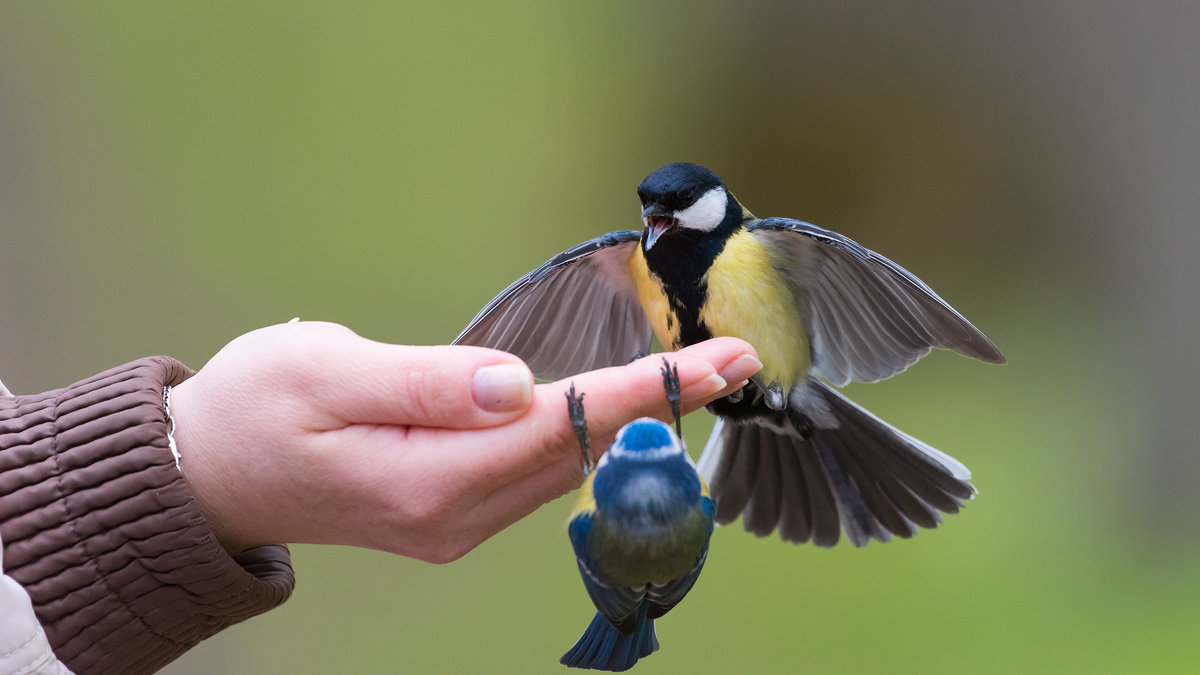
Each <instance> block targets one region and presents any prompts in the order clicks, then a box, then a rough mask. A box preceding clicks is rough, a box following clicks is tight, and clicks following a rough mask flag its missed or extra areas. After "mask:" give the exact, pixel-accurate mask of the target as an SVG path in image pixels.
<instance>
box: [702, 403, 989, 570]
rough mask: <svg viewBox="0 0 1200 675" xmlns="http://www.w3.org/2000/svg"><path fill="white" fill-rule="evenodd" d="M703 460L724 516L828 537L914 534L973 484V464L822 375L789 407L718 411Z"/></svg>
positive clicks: (858, 542)
mask: <svg viewBox="0 0 1200 675" xmlns="http://www.w3.org/2000/svg"><path fill="white" fill-rule="evenodd" d="M698 468H699V470H700V474H701V475H702V476H703V477H704V479H705V480H706V481H708V483H709V485H710V486H711V488H712V494H713V496H714V498H715V499H716V502H717V513H716V521H717V522H718V523H720V524H727V523H729V522H732V521H733V520H735V519H737V517H738V516H739V515H741V516H742V524H743V525H744V526H745V527H746V529H747V530H749V531H750V532H753V533H755V534H757V535H758V536H760V537H762V536H766V535H768V534H770V533H771V532H772V531H774V530H776V529H778V530H779V536H780V537H781V538H782V539H784V540H785V541H791V542H796V543H801V542H805V541H812V542H813V543H815V544H817V545H819V546H826V547H829V546H833V545H834V544H836V543H837V541H838V538H839V534H840V531H841V530H842V529H844V530H845V531H846V535H847V537H849V539H850V541H851V542H853V543H854V545H855V546H865V545H866V544H867V543H868V542H869V541H870V540H871V539H876V540H878V541H888V540H890V539H891V537H892V535H896V536H899V537H903V538H908V537H911V536H912V535H913V534H915V533H916V531H917V528H918V527H925V528H933V527H937V526H938V524H939V523H940V522H941V516H940V514H939V512H943V513H957V512H958V510H959V508H960V507H961V506H962V505H963V502H964V501H965V500H969V499H971V498H972V497H973V496H974V494H975V488H974V487H973V486H972V485H971V484H970V483H969V482H968V480H969V479H970V478H971V472H970V471H968V470H967V467H965V466H963V465H962V464H960V463H959V462H958V461H957V460H955V459H954V458H953V457H950V456H949V455H947V454H945V453H943V452H940V451H938V450H936V449H935V448H932V447H930V446H928V445H926V444H924V443H922V442H921V441H919V440H917V439H915V438H913V437H912V436H909V435H908V434H905V433H904V432H902V431H900V430H899V429H896V428H895V427H892V426H891V425H889V424H887V423H886V422H884V421H883V420H881V419H879V418H878V417H875V416H874V415H872V414H871V413H869V412H867V411H866V410H864V409H863V408H860V407H859V406H857V405H855V404H854V403H853V402H851V401H850V400H849V399H847V398H845V397H844V396H842V395H841V394H839V393H838V392H836V391H834V390H833V389H831V388H830V387H829V386H827V385H825V384H823V383H821V382H818V381H816V380H810V381H809V382H808V386H807V387H802V388H798V389H796V390H795V391H794V392H793V393H792V395H791V396H790V397H789V400H788V407H787V408H786V409H785V410H779V411H774V410H769V409H767V408H766V406H765V405H762V406H757V407H756V408H755V410H754V413H753V414H752V415H749V416H744V417H743V416H737V417H718V419H717V424H716V426H715V427H714V428H713V432H712V436H710V437H709V439H708V444H707V445H706V446H705V448H704V452H703V453H702V455H701V457H700V462H699V464H698Z"/></svg>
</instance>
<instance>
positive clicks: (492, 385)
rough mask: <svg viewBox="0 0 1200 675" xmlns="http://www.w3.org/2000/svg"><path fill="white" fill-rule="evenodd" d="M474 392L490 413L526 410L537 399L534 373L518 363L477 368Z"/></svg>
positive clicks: (479, 404)
mask: <svg viewBox="0 0 1200 675" xmlns="http://www.w3.org/2000/svg"><path fill="white" fill-rule="evenodd" d="M471 394H472V395H473V396H474V397H475V404H476V405H478V406H479V407H480V408H482V409H484V410H486V411H488V412H512V411H514V410H524V409H525V408H528V407H529V404H530V402H532V401H533V374H532V373H530V372H529V368H527V367H525V366H524V365H521V364H515V363H504V364H500V365H495V366H484V367H482V368H480V369H479V370H476V371H475V378H474V380H473V381H472V382H471Z"/></svg>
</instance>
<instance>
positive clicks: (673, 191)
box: [638, 162, 741, 251]
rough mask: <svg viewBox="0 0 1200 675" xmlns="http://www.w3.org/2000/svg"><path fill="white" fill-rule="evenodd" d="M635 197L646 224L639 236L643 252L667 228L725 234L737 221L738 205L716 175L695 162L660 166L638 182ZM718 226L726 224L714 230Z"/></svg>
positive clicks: (694, 232)
mask: <svg viewBox="0 0 1200 675" xmlns="http://www.w3.org/2000/svg"><path fill="white" fill-rule="evenodd" d="M638 197H639V198H640V199H641V200H642V220H643V222H644V223H645V225H646V231H645V234H644V235H643V237H642V247H643V249H644V250H646V251H649V250H650V248H651V247H653V246H654V243H655V242H656V241H657V240H658V238H659V237H660V236H662V235H663V234H664V233H666V232H668V231H670V230H675V231H678V232H691V233H692V234H693V235H706V234H708V233H713V232H716V233H718V234H725V235H728V232H725V230H730V229H731V228H732V227H733V226H735V225H736V224H737V223H738V222H740V220H741V217H740V216H741V207H740V206H738V204H737V200H735V199H734V198H733V195H731V194H729V190H727V189H725V184H724V183H722V182H721V178H720V176H718V175H717V174H715V173H713V172H712V171H710V170H708V169H706V168H704V167H702V166H700V165H699V164H691V163H688V162H676V163H675V164H668V165H666V166H664V167H662V168H661V169H659V170H657V171H655V172H654V173H652V174H650V175H649V176H646V179H645V180H643V181H642V183H641V185H638ZM722 225H726V227H725V228H722V229H721V230H718V228H720V226H722Z"/></svg>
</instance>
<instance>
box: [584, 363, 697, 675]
mask: <svg viewBox="0 0 1200 675" xmlns="http://www.w3.org/2000/svg"><path fill="white" fill-rule="evenodd" d="M667 376H668V378H669V377H670V375H669V373H668V374H667ZM668 386H670V384H669V380H668ZM571 398H573V393H572V394H571V395H569V396H568V399H569V400H570V399H571ZM576 414H578V415H579V417H575V415H576ZM581 418H582V407H581V406H578V405H577V404H576V406H574V407H572V421H573V422H575V421H577V420H578V419H581ZM676 419H678V418H676ZM578 426H579V425H578V424H577V425H576V427H577V429H578ZM581 447H584V445H583V442H582V439H581ZM585 452H586V448H585ZM714 511H715V507H714V505H713V501H712V499H711V498H710V496H709V492H708V486H707V485H706V484H705V483H704V481H703V480H701V478H700V476H699V475H698V474H697V473H696V466H695V464H694V463H693V462H692V459H691V458H690V457H689V456H688V454H687V452H685V451H684V448H683V443H682V442H681V441H680V439H679V437H678V436H676V435H675V434H674V433H672V431H671V428H670V427H669V426H667V425H666V424H664V423H662V422H660V421H658V420H655V419H650V418H642V419H639V420H637V421H635V422H631V423H630V424H628V425H626V426H625V427H624V428H623V429H621V431H619V432H618V433H617V438H616V441H614V442H613V444H612V446H611V447H610V448H609V450H608V452H607V453H605V454H604V455H603V456H602V457H601V458H600V460H599V462H597V464H596V468H595V471H593V472H592V473H591V474H589V475H588V477H587V478H586V480H585V481H584V483H583V486H582V487H581V488H580V490H579V497H578V499H577V501H576V504H575V509H574V511H573V512H572V513H571V519H570V524H569V528H568V533H569V535H570V538H571V544H572V546H573V547H574V549H575V558H576V561H577V562H578V564H579V573H580V576H582V577H583V585H584V586H585V587H586V588H587V591H588V595H589V596H591V598H592V603H593V604H595V605H596V610H597V611H596V616H595V617H594V618H593V619H592V622H591V624H589V625H588V627H587V630H586V631H584V633H583V636H582V637H580V638H579V641H578V642H577V643H576V644H575V646H574V647H572V648H571V650H570V651H568V652H567V653H566V654H564V655H563V657H562V659H560V661H561V663H563V664H565V665H568V666H572V667H575V668H590V669H594V670H611V671H623V670H628V669H629V668H631V667H632V666H633V665H634V664H635V663H637V661H638V659H640V658H642V657H644V656H648V655H650V654H651V653H653V652H654V651H656V650H657V649H658V638H657V636H656V635H655V632H654V620H655V619H657V618H658V617H660V616H662V615H664V614H666V613H667V612H668V611H670V610H671V608H672V607H674V606H675V605H677V604H678V603H679V601H681V600H683V597H684V596H685V595H687V593H688V591H690V590H691V589H692V586H693V585H694V584H695V583H696V579H697V578H698V577H699V576H700V570H701V568H703V567H704V561H705V558H706V557H707V555H708V542H709V537H710V536H711V535H712V531H713V515H714Z"/></svg>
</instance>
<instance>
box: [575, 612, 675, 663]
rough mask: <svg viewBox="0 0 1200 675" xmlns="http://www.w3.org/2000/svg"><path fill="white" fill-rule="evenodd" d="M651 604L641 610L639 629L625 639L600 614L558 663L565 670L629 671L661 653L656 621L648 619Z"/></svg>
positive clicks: (637, 626) (638, 620) (635, 629)
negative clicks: (659, 651) (567, 668)
mask: <svg viewBox="0 0 1200 675" xmlns="http://www.w3.org/2000/svg"><path fill="white" fill-rule="evenodd" d="M648 608H649V604H645V603H644V604H643V605H642V606H641V608H640V609H639V610H638V618H637V625H636V626H635V627H634V629H633V632H632V633H630V634H628V635H626V634H624V633H622V632H621V631H619V630H617V629H616V627H614V626H613V625H612V624H611V623H609V622H608V619H605V618H604V616H603V615H601V614H600V613H599V612H597V613H596V616H595V617H593V618H592V622H591V623H590V624H588V627H587V630H585V631H584V632H583V636H582V637H580V638H579V641H578V642H576V643H575V646H574V647H571V649H570V651H568V652H567V653H566V654H563V656H562V658H561V659H559V660H558V662H559V663H561V664H563V665H564V666H570V667H572V668H589V669H591V670H610V671H613V672H621V671H625V670H629V669H630V668H632V667H633V664H635V663H637V662H638V659H640V658H642V657H643V656H649V655H651V654H653V653H654V652H656V651H658V637H657V636H656V635H655V634H654V619H651V618H649V617H648V616H646V611H647V609H648Z"/></svg>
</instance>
